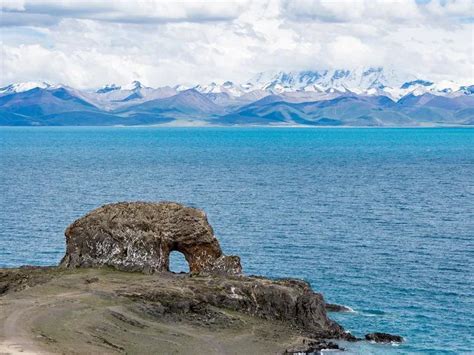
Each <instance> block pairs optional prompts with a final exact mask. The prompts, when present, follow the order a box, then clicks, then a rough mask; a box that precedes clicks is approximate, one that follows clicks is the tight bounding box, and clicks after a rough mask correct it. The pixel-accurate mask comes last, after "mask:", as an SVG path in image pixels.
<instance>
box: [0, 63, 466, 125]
mask: <svg viewBox="0 0 474 355" xmlns="http://www.w3.org/2000/svg"><path fill="white" fill-rule="evenodd" d="M472 82H474V78H471V82H465V83H463V84H464V85H460V84H459V83H456V82H454V81H449V80H444V81H438V82H436V81H433V80H429V78H419V77H415V76H413V75H407V74H403V73H398V72H396V71H394V70H392V69H384V68H380V67H373V68H358V69H354V70H350V69H332V70H314V71H297V72H296V71H295V72H264V73H260V74H257V75H255V76H254V77H253V78H251V79H250V80H248V81H245V82H243V83H236V82H231V81H225V82H222V83H216V82H212V83H210V84H207V85H204V84H198V85H181V84H177V85H176V86H174V87H170V86H165V87H158V88H152V87H149V86H146V85H144V84H142V83H140V82H139V81H133V82H132V83H130V84H128V85H117V84H108V85H105V86H104V87H102V88H99V89H96V90H78V89H75V88H72V87H69V86H65V85H57V84H50V83H46V82H27V83H16V84H11V85H8V86H5V87H3V88H0V125H2V124H8V125H10V124H22V125H25V124H26V125H49V124H126V125H131V124H158V123H168V122H173V121H175V120H178V121H184V122H194V121H196V120H198V121H199V120H201V121H203V122H208V121H209V120H211V121H212V120H214V121H213V122H216V123H218V124H305V125H335V124H337V125H362V126H364V125H419V124H474V85H472ZM466 84H467V85H466ZM78 119H81V122H80V123H76V120H78Z"/></svg>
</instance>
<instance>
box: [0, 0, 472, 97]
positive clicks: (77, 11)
mask: <svg viewBox="0 0 474 355" xmlns="http://www.w3.org/2000/svg"><path fill="white" fill-rule="evenodd" d="M0 4H1V5H0V6H1V10H0V25H1V27H0V35H1V36H0V41H1V42H0V43H1V52H0V55H1V63H0V65H1V67H0V69H1V75H0V84H2V85H4V84H8V83H10V82H16V81H29V80H45V81H51V82H59V83H64V84H69V85H72V86H75V87H80V88H92V87H98V86H102V85H103V84H105V83H111V82H114V83H118V84H125V83H128V82H130V81H132V80H140V81H143V82H144V83H145V84H148V85H152V86H161V85H167V84H175V83H185V84H186V83H187V84H192V83H207V82H211V81H224V80H233V81H238V82H241V81H245V80H246V79H247V78H249V77H250V76H252V75H253V74H255V73H257V72H260V71H266V70H285V71H293V70H307V69H321V68H354V67H359V66H372V65H376V66H390V67H392V68H394V69H395V70H398V71H401V72H406V73H410V74H413V75H417V76H419V77H424V78H427V79H431V80H443V79H452V80H457V81H460V82H465V83H468V82H473V81H474V73H473V70H474V69H473V68H474V45H473V42H474V38H473V36H474V34H473V33H474V32H473V31H474V27H473V26H474V1H473V0H431V1H430V0H418V1H415V0H393V1H392V0H350V1H349V0H347V1H346V0H332V1H329V0H327V1H324V0H281V1H277V0H269V1H248V0H241V1H238V0H236V1H232V0H228V1H205V2H204V1H179V2H177V1H169V0H147V1H145V0H142V1H131V0H130V1H126V0H115V1H97V0H89V1H81V0H63V1H58V0H55V1H53V0H2V2H1V3H0Z"/></svg>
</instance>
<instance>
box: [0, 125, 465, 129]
mask: <svg viewBox="0 0 474 355" xmlns="http://www.w3.org/2000/svg"><path fill="white" fill-rule="evenodd" d="M73 127H75V128H178V129H179V128H229V129H235V128H304V129H307V128H311V129H328V128H329V129H361V128H364V129H367V128H370V129H406V128H410V129H424V128H470V129H471V128H474V125H426V126H313V125H213V124H201V125H199V124H198V125H173V124H158V125H130V126H125V125H97V126H81V125H65V126H53V125H51V126H47V125H45V126H9V125H0V128H73Z"/></svg>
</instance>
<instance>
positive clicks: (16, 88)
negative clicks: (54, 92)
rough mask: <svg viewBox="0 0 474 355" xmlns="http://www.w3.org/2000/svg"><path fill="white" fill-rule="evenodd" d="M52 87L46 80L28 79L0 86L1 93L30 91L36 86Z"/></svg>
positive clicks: (42, 87)
mask: <svg viewBox="0 0 474 355" xmlns="http://www.w3.org/2000/svg"><path fill="white" fill-rule="evenodd" d="M50 87H51V85H50V84H48V83H46V82H44V81H28V82H24V83H15V84H10V85H8V86H5V87H3V88H0V95H9V94H15V93H20V92H25V91H29V90H32V89H35V88H40V89H47V88H50Z"/></svg>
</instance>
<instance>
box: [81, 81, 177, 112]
mask: <svg viewBox="0 0 474 355" xmlns="http://www.w3.org/2000/svg"><path fill="white" fill-rule="evenodd" d="M176 94H177V91H176V90H175V89H173V88H171V87H169V86H165V87H161V88H156V89H154V88H151V87H148V86H145V85H143V84H142V83H141V82H139V81H133V82H131V83H130V84H128V85H124V86H119V85H116V84H108V85H105V86H103V87H102V88H100V89H98V90H96V91H93V92H90V91H89V92H87V93H86V96H87V97H88V100H89V101H91V102H93V103H94V104H96V105H97V106H99V107H101V108H103V109H105V110H113V109H117V108H120V107H123V106H129V105H133V104H137V103H143V102H146V101H149V100H155V99H161V98H166V97H171V96H174V95H176Z"/></svg>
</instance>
